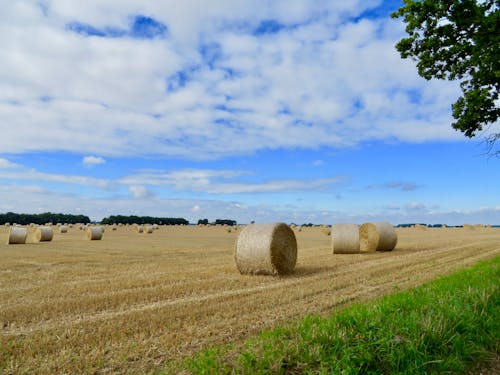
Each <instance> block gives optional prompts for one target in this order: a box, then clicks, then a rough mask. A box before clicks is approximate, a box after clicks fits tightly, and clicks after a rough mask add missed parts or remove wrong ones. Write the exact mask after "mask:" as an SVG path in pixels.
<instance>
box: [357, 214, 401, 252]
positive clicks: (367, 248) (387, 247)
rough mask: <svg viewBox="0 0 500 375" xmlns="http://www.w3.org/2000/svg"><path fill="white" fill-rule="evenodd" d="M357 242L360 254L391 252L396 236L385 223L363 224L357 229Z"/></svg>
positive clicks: (392, 228)
mask: <svg viewBox="0 0 500 375" xmlns="http://www.w3.org/2000/svg"><path fill="white" fill-rule="evenodd" d="M359 242H360V250H361V252H373V251H391V250H393V249H394V248H395V247H396V244H397V242H398V235H397V234H396V231H395V230H394V227H393V226H392V224H391V223H388V222H386V221H383V222H376V223H364V224H363V225H361V226H360V227H359Z"/></svg>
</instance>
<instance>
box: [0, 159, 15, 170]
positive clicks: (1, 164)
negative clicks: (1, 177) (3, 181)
mask: <svg viewBox="0 0 500 375" xmlns="http://www.w3.org/2000/svg"><path fill="white" fill-rule="evenodd" d="M14 168H19V164H16V163H12V162H10V161H9V160H7V159H4V158H0V169H14Z"/></svg>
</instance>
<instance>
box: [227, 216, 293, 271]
mask: <svg viewBox="0 0 500 375" xmlns="http://www.w3.org/2000/svg"><path fill="white" fill-rule="evenodd" d="M235 261H236V266H237V268H238V270H239V271H240V273H242V274H255V275H256V274H261V275H285V274H289V273H292V271H293V269H294V268H295V264H296V263H297V240H296V238H295V234H294V233H293V230H292V229H290V227H289V226H288V225H287V224H285V223H272V224H250V225H247V226H246V227H245V228H244V229H243V230H242V231H241V232H240V233H239V235H238V240H237V242H236V252H235Z"/></svg>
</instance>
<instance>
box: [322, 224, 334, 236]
mask: <svg viewBox="0 0 500 375" xmlns="http://www.w3.org/2000/svg"><path fill="white" fill-rule="evenodd" d="M321 233H323V234H324V235H325V236H329V235H330V234H331V233H332V232H331V231H330V229H329V228H328V227H327V226H323V227H321Z"/></svg>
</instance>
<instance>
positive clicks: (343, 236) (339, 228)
mask: <svg viewBox="0 0 500 375" xmlns="http://www.w3.org/2000/svg"><path fill="white" fill-rule="evenodd" d="M359 251H360V250H359V228H358V226H357V225H356V224H334V225H332V252H333V253H334V254H356V253H359Z"/></svg>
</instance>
